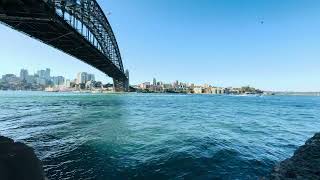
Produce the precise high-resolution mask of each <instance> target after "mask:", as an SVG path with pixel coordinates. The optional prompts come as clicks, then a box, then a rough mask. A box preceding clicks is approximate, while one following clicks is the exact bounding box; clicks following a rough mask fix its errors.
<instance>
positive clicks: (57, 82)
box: [52, 76, 64, 86]
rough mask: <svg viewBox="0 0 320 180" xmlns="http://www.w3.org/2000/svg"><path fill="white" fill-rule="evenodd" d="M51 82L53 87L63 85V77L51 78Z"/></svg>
mask: <svg viewBox="0 0 320 180" xmlns="http://www.w3.org/2000/svg"><path fill="white" fill-rule="evenodd" d="M52 82H53V85H55V86H61V85H64V77H63V76H56V77H52Z"/></svg>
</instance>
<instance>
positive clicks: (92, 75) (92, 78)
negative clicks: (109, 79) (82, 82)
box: [86, 74, 96, 82]
mask: <svg viewBox="0 0 320 180" xmlns="http://www.w3.org/2000/svg"><path fill="white" fill-rule="evenodd" d="M95 80H96V79H95V77H94V74H87V78H86V82H88V81H95Z"/></svg>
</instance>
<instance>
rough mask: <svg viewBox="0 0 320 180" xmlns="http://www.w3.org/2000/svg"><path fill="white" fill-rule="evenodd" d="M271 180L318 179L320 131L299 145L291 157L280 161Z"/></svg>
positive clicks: (319, 176)
mask: <svg viewBox="0 0 320 180" xmlns="http://www.w3.org/2000/svg"><path fill="white" fill-rule="evenodd" d="M271 179H273V180H282V179H284V180H287V179H288V180H289V179H301V180H302V179H308V180H309V179H310V180H313V179H315V180H319V179H320V133H317V134H315V135H314V136H313V137H312V138H310V139H309V140H308V141H307V142H306V143H305V145H303V146H301V147H299V149H297V150H296V151H295V153H294V155H293V157H291V158H289V159H286V160H284V161H282V162H281V163H280V164H279V165H277V166H276V167H275V168H274V169H273V171H272V173H271Z"/></svg>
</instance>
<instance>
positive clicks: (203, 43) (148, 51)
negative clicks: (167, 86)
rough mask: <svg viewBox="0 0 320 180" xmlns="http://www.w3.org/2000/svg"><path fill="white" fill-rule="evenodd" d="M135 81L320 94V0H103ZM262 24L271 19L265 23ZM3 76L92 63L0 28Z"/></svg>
mask: <svg viewBox="0 0 320 180" xmlns="http://www.w3.org/2000/svg"><path fill="white" fill-rule="evenodd" d="M98 2H99V3H100V5H101V7H102V9H103V10H104V11H105V12H111V15H110V16H109V21H110V23H111V25H112V27H113V30H114V32H115V35H116V37H117V40H118V43H119V46H120V50H121V53H122V57H123V61H124V65H125V68H128V69H129V70H130V76H131V84H137V83H140V82H143V81H152V78H153V77H156V78H157V79H158V80H163V81H167V82H172V81H174V80H181V81H185V82H194V83H196V84H203V83H209V84H213V85H218V86H241V85H251V86H255V87H258V88H261V89H264V90H295V91H320V1H315V0H281V1H279V0H241V1H240V0H152V1H151V0H98ZM261 21H264V23H263V24H262V23H261ZM0 40H1V41H0V42H1V43H0V52H1V55H0V60H1V65H0V74H4V73H11V72H13V73H16V74H18V72H19V69H21V68H27V69H29V70H30V71H31V72H34V71H35V70H37V69H41V68H42V69H43V68H46V67H50V68H51V69H52V71H53V74H54V75H63V76H66V77H68V78H74V77H75V76H76V73H77V72H79V71H88V72H92V73H95V74H96V76H97V78H96V79H99V80H103V81H104V82H106V81H111V80H110V79H108V78H106V77H105V76H104V75H103V74H102V73H100V72H99V71H97V70H95V69H94V68H91V67H90V66H88V65H86V64H84V63H82V62H80V61H78V60H76V59H74V58H72V57H70V56H68V55H65V54H63V53H61V52H60V51H58V50H55V49H53V48H51V47H48V46H46V45H43V44H41V43H40V42H38V41H36V40H33V39H31V38H29V37H27V36H25V35H23V34H21V33H18V32H16V31H14V30H11V29H9V28H7V27H5V26H3V25H0Z"/></svg>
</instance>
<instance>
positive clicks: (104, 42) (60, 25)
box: [0, 0, 129, 91]
mask: <svg viewBox="0 0 320 180" xmlns="http://www.w3.org/2000/svg"><path fill="white" fill-rule="evenodd" d="M0 21H1V22H3V23H5V24H6V25H8V26H10V27H11V28H13V29H16V30H18V31H20V32H23V33H25V34H27V35H29V36H30V37H33V38H35V39H38V40H40V41H42V42H43V43H45V44H48V45H50V46H52V47H55V48H57V49H60V50H62V51H63V52H65V53H67V54H69V55H71V56H74V57H76V58H78V59H79V60H82V61H84V62H86V63H88V64H89V65H92V66H94V67H96V68H97V69H99V70H101V71H102V72H104V73H106V74H107V75H109V76H110V77H112V78H113V81H114V89H115V90H116V91H127V90H128V87H129V74H128V71H125V70H124V67H123V62H122V58H121V54H120V50H119V46H118V43H117V40H116V38H115V35H114V32H113V30H112V28H111V25H110V23H109V21H108V19H107V17H106V15H105V14H104V12H103V11H102V9H101V7H100V6H99V4H98V3H97V1H96V0H0Z"/></svg>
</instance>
